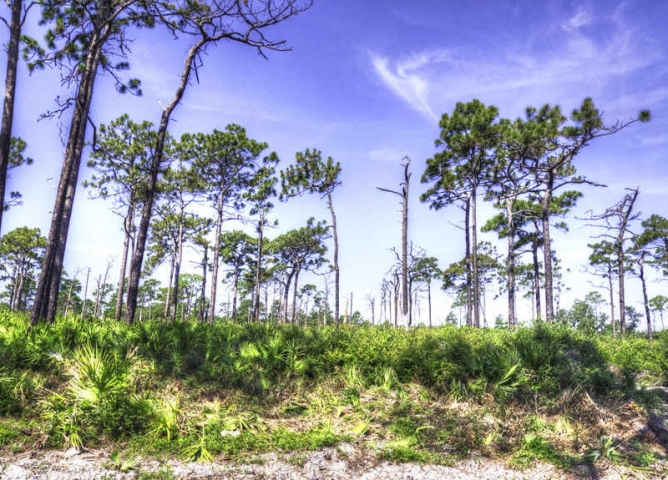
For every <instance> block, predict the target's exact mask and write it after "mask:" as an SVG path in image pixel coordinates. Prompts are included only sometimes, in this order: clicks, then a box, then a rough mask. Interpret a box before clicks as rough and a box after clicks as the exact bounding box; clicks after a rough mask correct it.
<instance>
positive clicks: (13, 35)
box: [0, 0, 23, 232]
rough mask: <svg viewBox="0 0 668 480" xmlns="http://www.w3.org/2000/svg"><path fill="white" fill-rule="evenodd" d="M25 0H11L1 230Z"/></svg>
mask: <svg viewBox="0 0 668 480" xmlns="http://www.w3.org/2000/svg"><path fill="white" fill-rule="evenodd" d="M22 9H23V0H13V1H12V2H11V11H12V19H11V22H10V24H9V43H8V44H7V72H6V77H5V100H4V105H3V109H2V126H1V127H0V232H2V216H3V212H4V210H5V188H6V185H7V172H8V171H9V155H10V151H11V138H12V124H13V122H14V100H15V98H16V76H17V72H18V60H19V42H20V40H21V13H22Z"/></svg>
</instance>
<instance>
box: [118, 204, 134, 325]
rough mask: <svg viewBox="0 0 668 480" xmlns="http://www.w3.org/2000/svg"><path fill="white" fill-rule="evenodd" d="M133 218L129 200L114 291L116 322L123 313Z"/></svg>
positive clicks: (131, 205) (132, 207)
mask: <svg viewBox="0 0 668 480" xmlns="http://www.w3.org/2000/svg"><path fill="white" fill-rule="evenodd" d="M133 217H134V205H133V201H132V199H130V205H129V206H128V212H127V215H126V216H125V222H123V228H124V230H125V239H124V240H123V252H122V253H121V271H120V273H119V278H118V289H117V290H116V311H115V312H114V318H115V319H116V321H117V322H119V321H120V320H121V313H122V311H123V294H124V293H125V272H126V268H127V265H128V254H129V253H130V241H131V239H132V218H133Z"/></svg>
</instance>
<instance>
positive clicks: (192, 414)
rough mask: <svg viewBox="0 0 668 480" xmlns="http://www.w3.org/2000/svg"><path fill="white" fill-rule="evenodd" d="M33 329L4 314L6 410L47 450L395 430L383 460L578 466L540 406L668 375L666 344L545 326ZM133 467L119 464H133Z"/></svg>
mask: <svg viewBox="0 0 668 480" xmlns="http://www.w3.org/2000/svg"><path fill="white" fill-rule="evenodd" d="M27 323H28V322H27V319H26V318H24V317H21V316H19V315H14V314H5V315H0V360H2V362H3V369H2V371H1V372H0V407H1V408H2V413H3V415H5V416H7V417H9V419H10V420H11V422H17V425H18V422H24V420H22V419H23V418H29V419H36V420H37V419H38V421H36V425H37V426H35V427H31V429H34V431H35V434H40V435H42V434H46V438H47V440H48V441H47V445H49V446H74V447H77V448H81V447H83V446H95V445H96V444H99V443H100V442H105V441H108V440H111V441H114V442H118V441H126V440H127V441H129V442H130V445H132V446H133V447H132V448H133V449H136V450H139V451H142V450H143V451H147V452H149V453H155V454H158V453H160V454H168V455H180V456H182V457H184V458H187V459H190V460H198V461H207V460H210V459H212V458H215V456H217V455H220V454H224V455H226V456H237V455H242V454H244V453H247V452H257V453H259V452H267V451H276V450H284V451H294V450H298V451H302V450H313V449H317V448H320V447H323V446H330V445H334V444H336V443H338V442H340V441H341V440H343V439H346V438H348V437H347V435H351V436H352V437H353V438H358V437H360V436H364V438H378V435H379V434H380V432H383V439H382V440H383V441H382V444H381V446H380V449H379V456H381V457H382V458H385V459H388V460H391V461H397V462H402V461H414V462H425V461H436V460H437V456H438V454H437V453H436V452H443V451H444V448H445V449H446V450H445V451H448V450H447V449H451V451H452V452H453V453H455V454H460V455H470V454H471V452H472V451H476V450H481V451H488V450H489V449H492V448H499V449H504V450H503V451H504V452H508V454H509V455H510V456H511V458H512V460H511V461H512V463H513V465H515V466H518V467H522V466H527V465H529V463H530V462H531V461H533V460H535V459H540V460H544V461H548V462H552V463H554V464H556V465H558V466H560V467H566V466H569V465H572V464H573V463H575V462H578V461H582V459H580V460H578V457H577V456H576V453H577V452H576V453H574V452H573V451H572V450H568V449H566V450H564V448H565V447H558V446H557V445H559V444H558V443H556V442H555V441H554V439H553V438H552V437H550V434H551V432H552V431H553V429H554V427H553V426H551V424H550V423H549V422H548V421H546V420H545V419H544V418H543V417H542V416H541V415H540V412H544V411H555V410H561V409H566V414H568V415H577V410H568V409H569V408H570V407H568V405H566V404H564V403H563V397H564V392H581V394H582V396H583V397H585V393H586V394H588V395H590V396H591V398H594V399H595V401H596V402H599V401H600V402H604V401H605V399H609V398H612V397H615V398H620V397H623V396H624V395H626V394H631V395H633V398H634V400H635V401H636V402H638V403H639V404H640V405H643V406H648V407H649V406H652V405H655V404H656V401H657V397H656V396H653V395H651V394H650V393H648V392H646V391H645V390H642V389H639V388H640V387H642V386H644V385H646V384H647V385H648V384H649V383H647V382H649V381H651V380H652V381H654V382H655V383H656V382H658V381H661V380H665V371H666V370H668V369H667V367H668V365H667V364H666V362H667V360H666V358H668V355H667V353H668V337H665V336H663V337H662V336H661V335H659V336H658V338H657V339H655V340H654V341H653V342H649V341H648V340H647V339H645V338H642V337H640V336H634V335H628V336H627V338H625V339H624V340H621V341H620V340H616V341H612V339H610V338H608V337H593V336H591V335H588V334H586V333H584V332H581V331H574V330H572V329H571V328H569V327H567V326H563V325H546V324H541V323H539V324H538V325H536V326H535V327H533V328H519V329H515V330H507V329H489V330H480V329H471V328H455V327H452V326H447V327H440V328H434V329H427V328H417V329H413V330H410V331H405V330H400V329H394V328H389V327H372V326H368V325H367V326H356V327H348V326H343V327H341V328H339V329H336V328H330V327H318V328H299V327H296V326H289V325H288V326H277V325H271V324H250V325H249V324H238V323H233V322H217V323H214V324H201V323H196V322H183V323H181V322H178V323H164V322H154V321H144V322H138V323H135V324H133V325H127V324H118V323H114V322H97V321H80V320H78V319H75V318H67V319H58V321H57V322H56V324H54V325H53V326H46V325H42V326H39V325H38V326H35V327H33V328H31V329H30V332H29V333H28V332H27V331H26V327H27ZM416 352H420V354H419V355H416ZM641 382H642V383H641ZM638 384H640V385H638ZM575 394H577V393H573V395H575ZM451 401H456V402H458V403H457V404H455V405H457V406H456V407H455V408H453V409H450V410H448V408H449V407H448V405H450V404H451V403H450V402H451ZM653 402H654V403H653ZM555 406H556V407H557V408H555ZM523 409H525V410H523ZM521 411H530V412H532V417H531V418H529V420H528V421H526V422H523V423H522V424H523V425H528V427H523V428H522V429H521V431H520V432H515V433H512V434H511V433H510V432H511V427H510V425H512V424H513V423H514V418H513V416H514V415H515V414H516V413H517V412H521ZM511 412H513V413H511ZM511 415H512V416H511ZM286 417H289V418H288V419H287V422H286V421H285V420H286ZM301 422H304V423H301ZM506 423H507V424H508V426H506V425H505V424H506ZM8 425H13V424H12V423H7V422H4V421H3V422H0V441H1V442H2V443H3V444H4V445H7V446H8V447H9V448H14V447H12V445H15V444H19V443H25V442H24V440H23V439H22V438H21V435H22V434H20V433H18V429H19V428H21V427H18V426H17V427H16V428H14V427H13V426H12V427H9V426H8ZM295 425H299V427H298V428H295V427H294V426H295ZM3 428H4V430H3ZM596 436H597V437H603V436H605V437H612V435H609V434H601V433H597V434H596ZM587 438H588V439H591V438H592V436H588V437H587ZM588 441H589V442H591V440H588ZM590 445H591V448H590V450H589V451H590V453H592V454H594V452H599V453H600V456H601V457H606V458H608V459H609V460H610V459H615V458H616V459H618V461H620V462H621V461H625V462H632V463H633V464H634V465H641V464H647V463H648V462H651V461H652V459H651V458H650V456H649V455H648V453H647V452H646V451H643V450H642V448H641V447H637V448H636V447H631V446H629V448H628V449H626V448H625V449H622V448H621V447H620V446H618V445H617V444H616V443H613V444H612V445H611V447H614V448H615V449H617V453H619V456H618V457H615V455H614V452H613V451H612V450H610V448H607V447H606V444H605V442H603V443H600V444H599V443H596V444H593V443H590ZM446 446H447V447H446ZM627 450H628V451H627ZM590 459H591V460H594V458H593V457H591V458H590ZM127 460H129V461H128V462H126V461H125V457H123V456H118V457H117V458H116V460H113V459H112V463H113V464H114V465H115V467H114V468H118V469H122V468H126V469H127V468H133V465H132V461H131V458H130V457H127ZM616 461H617V460H616ZM124 465H125V466H124Z"/></svg>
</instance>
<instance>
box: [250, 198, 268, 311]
mask: <svg viewBox="0 0 668 480" xmlns="http://www.w3.org/2000/svg"><path fill="white" fill-rule="evenodd" d="M265 215H266V212H265V211H264V209H260V219H259V221H258V224H257V260H256V262H255V296H254V298H253V316H254V320H255V323H259V322H260V282H261V280H262V249H263V248H264V222H265ZM266 303H267V302H266V301H265V306H264V308H265V309H267V308H269V306H268V305H266Z"/></svg>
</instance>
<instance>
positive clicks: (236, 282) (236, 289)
mask: <svg viewBox="0 0 668 480" xmlns="http://www.w3.org/2000/svg"><path fill="white" fill-rule="evenodd" d="M238 295H239V268H238V267H235V268H234V285H233V293H232V318H237V296H238Z"/></svg>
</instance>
